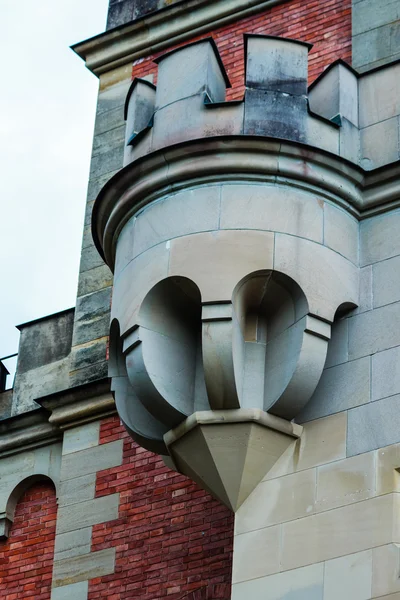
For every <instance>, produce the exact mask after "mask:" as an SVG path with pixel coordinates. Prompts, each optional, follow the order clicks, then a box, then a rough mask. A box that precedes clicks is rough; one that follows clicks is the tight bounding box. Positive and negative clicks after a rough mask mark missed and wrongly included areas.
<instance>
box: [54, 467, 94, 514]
mask: <svg viewBox="0 0 400 600" xmlns="http://www.w3.org/2000/svg"><path fill="white" fill-rule="evenodd" d="M95 491H96V473H89V475H83V476H82V477H75V478H74V479H68V480H67V481H62V482H61V483H60V487H59V494H58V505H59V506H60V507H61V506H68V505H70V504H77V503H79V502H84V501H85V500H93V498H94V495H95Z"/></svg>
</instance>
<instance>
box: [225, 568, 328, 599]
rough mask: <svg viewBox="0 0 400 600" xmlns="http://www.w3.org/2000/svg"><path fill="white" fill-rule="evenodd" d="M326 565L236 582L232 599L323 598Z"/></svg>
mask: <svg viewBox="0 0 400 600" xmlns="http://www.w3.org/2000/svg"><path fill="white" fill-rule="evenodd" d="M323 587H324V565H323V563H320V564H318V565H312V566H310V567H304V568H303V569H294V570H293V571H287V572H286V573H277V574H276V575H270V576H269V577H259V578H258V579H253V580H252V581H245V582H243V583H237V584H234V585H233V587H232V600H249V599H250V598H251V600H266V599H267V598H268V600H292V599H293V600H323V592H324V590H323Z"/></svg>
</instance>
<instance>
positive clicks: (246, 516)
mask: <svg viewBox="0 0 400 600" xmlns="http://www.w3.org/2000/svg"><path fill="white" fill-rule="evenodd" d="M315 490H316V471H315V469H307V470H306V471H300V472H299V473H294V474H292V475H287V476H285V477H278V478H276V479H270V480H268V481H262V482H261V483H260V484H259V485H258V486H257V487H256V489H255V490H254V491H253V492H252V493H251V494H250V496H249V497H248V498H247V500H246V501H245V502H244V503H243V504H242V506H241V507H240V508H239V510H238V511H237V513H236V519H235V531H236V533H237V534H242V533H246V532H248V531H255V530H257V529H261V528H264V527H268V528H270V526H271V525H277V524H279V523H284V522H285V521H292V520H293V519H299V518H301V517H305V516H307V515H309V514H311V513H313V512H314V504H315ZM239 537H240V536H239Z"/></svg>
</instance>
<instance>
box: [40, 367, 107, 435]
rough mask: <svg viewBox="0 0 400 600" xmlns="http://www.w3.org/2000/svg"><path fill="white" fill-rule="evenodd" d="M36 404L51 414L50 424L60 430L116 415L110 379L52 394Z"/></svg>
mask: <svg viewBox="0 0 400 600" xmlns="http://www.w3.org/2000/svg"><path fill="white" fill-rule="evenodd" d="M36 402H38V403H39V404H40V405H41V406H42V407H43V408H45V409H46V410H47V411H50V412H51V415H50V417H49V423H50V424H51V425H55V426H57V427H59V428H60V429H68V428H70V427H76V426H77V425H81V424H83V423H89V422H90V421H94V420H97V419H99V418H103V417H106V416H109V415H112V414H115V404H114V398H113V397H112V395H111V392H110V380H109V379H108V378H106V379H101V380H99V381H95V382H92V383H86V384H84V385H81V386H78V387H76V388H71V389H69V390H65V391H62V392H57V393H56V394H50V395H49V396H44V397H43V398H39V399H37V400H36Z"/></svg>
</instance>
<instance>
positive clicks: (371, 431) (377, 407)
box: [347, 396, 400, 456]
mask: <svg viewBox="0 0 400 600" xmlns="http://www.w3.org/2000/svg"><path fill="white" fill-rule="evenodd" d="M399 401H400V396H391V397H390V398H385V399H383V400H376V401H375V402H370V403H369V404H365V405H364V406H359V407H357V408H353V409H352V410H349V413H348V431H347V456H353V455H354V454H361V453H362V452H369V451H370V450H375V449H376V448H382V447H383V446H389V445H390V444H396V443H397V442H399V441H400V415H399V410H398V406H399Z"/></svg>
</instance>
